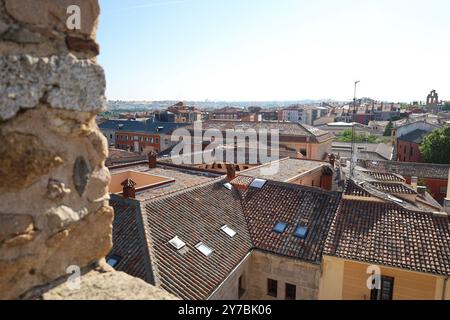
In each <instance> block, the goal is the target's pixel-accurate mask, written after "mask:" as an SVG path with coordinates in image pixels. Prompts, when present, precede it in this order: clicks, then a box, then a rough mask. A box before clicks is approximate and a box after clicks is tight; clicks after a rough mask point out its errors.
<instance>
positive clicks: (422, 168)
mask: <svg viewBox="0 0 450 320" xmlns="http://www.w3.org/2000/svg"><path fill="white" fill-rule="evenodd" d="M358 164H359V165H361V166H362V167H364V168H366V169H369V170H371V171H378V172H390V173H396V174H399V175H402V176H404V177H412V176H416V177H419V178H430V179H442V180H447V179H448V170H449V168H450V165H448V164H434V163H413V162H399V161H364V160H363V161H358Z"/></svg>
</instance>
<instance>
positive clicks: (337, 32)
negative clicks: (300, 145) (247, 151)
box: [98, 0, 450, 102]
mask: <svg viewBox="0 0 450 320" xmlns="http://www.w3.org/2000/svg"><path fill="white" fill-rule="evenodd" d="M100 2H101V8H102V14H101V17H100V27H99V31H98V41H99V43H100V45H101V55H100V56H99V63H100V64H102V65H103V67H104V68H105V71H106V76H107V86H108V87H107V88H108V89H107V98H108V99H110V100H135V101H144V100H146V101H160V100H187V101H205V100H211V101H255V102H257V101H286V100H307V99H311V100H327V99H333V100H343V101H348V100H350V99H351V98H352V97H353V82H354V81H355V80H361V83H360V84H359V85H358V92H357V96H358V97H370V98H373V99H376V100H383V101H393V102H411V101H424V100H425V99H426V96H427V94H428V93H429V92H430V91H431V90H432V89H434V90H436V91H437V92H438V93H439V96H440V98H441V99H442V100H450V86H449V80H448V75H449V74H450V63H449V61H448V57H449V56H450V41H449V40H448V34H450V24H448V23H447V22H446V21H447V17H446V16H447V14H448V12H450V2H448V1H445V0H431V1H426V2H425V1H418V0H408V1H406V0H397V1H387V0H377V1H375V0H368V1H365V2H364V3H362V2H361V1H356V0H340V1H331V0H324V1H320V2H319V1H299V0H280V1H273V0H258V1H257V0H245V1H237V0H227V1H221V0H217V1H211V0H184V1H183V0H165V1H164V0H157V1H150V0H127V1H118V0H101V1H100Z"/></svg>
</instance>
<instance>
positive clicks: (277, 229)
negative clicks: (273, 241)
mask: <svg viewBox="0 0 450 320" xmlns="http://www.w3.org/2000/svg"><path fill="white" fill-rule="evenodd" d="M286 227H287V223H286V222H282V221H278V222H277V224H276V225H275V227H274V228H273V232H275V233H283V232H284V230H286Z"/></svg>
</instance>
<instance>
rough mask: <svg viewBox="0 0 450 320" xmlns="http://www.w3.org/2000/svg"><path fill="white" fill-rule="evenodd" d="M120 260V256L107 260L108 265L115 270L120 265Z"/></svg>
mask: <svg viewBox="0 0 450 320" xmlns="http://www.w3.org/2000/svg"><path fill="white" fill-rule="evenodd" d="M120 259H121V258H120V257H119V256H116V255H112V256H110V257H109V258H108V259H107V260H106V263H107V264H109V265H110V266H111V267H113V268H114V267H115V266H116V265H117V264H118V263H119V261H120Z"/></svg>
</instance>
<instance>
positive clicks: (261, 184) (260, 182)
mask: <svg viewBox="0 0 450 320" xmlns="http://www.w3.org/2000/svg"><path fill="white" fill-rule="evenodd" d="M266 182H267V181H266V180H263V179H253V181H252V183H250V187H252V188H258V189H261V188H262V187H264V185H265V184H266Z"/></svg>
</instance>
